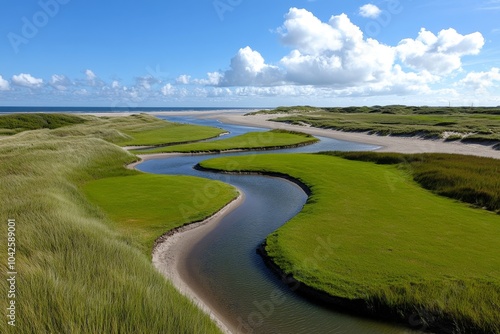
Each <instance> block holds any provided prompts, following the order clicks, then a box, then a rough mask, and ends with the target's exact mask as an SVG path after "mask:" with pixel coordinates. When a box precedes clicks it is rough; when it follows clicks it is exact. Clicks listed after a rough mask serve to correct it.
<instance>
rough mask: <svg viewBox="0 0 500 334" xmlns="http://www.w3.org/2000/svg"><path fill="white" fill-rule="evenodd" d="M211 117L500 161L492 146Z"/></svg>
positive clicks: (387, 147)
mask: <svg viewBox="0 0 500 334" xmlns="http://www.w3.org/2000/svg"><path fill="white" fill-rule="evenodd" d="M207 117H210V118H217V119H219V120H220V121H222V122H226V123H231V124H239V125H246V126H255V127H263V128H269V129H285V130H293V131H301V132H304V133H308V134H311V135H314V136H323V137H328V138H333V139H338V140H346V141H351V142H358V143H363V144H371V145H376V146H380V147H381V148H380V149H378V151H380V152H397V153H453V154H464V155H476V156H481V157H489V158H495V159H500V151H498V150H494V149H493V148H491V146H486V145H480V144H464V143H460V142H445V141H444V140H429V139H419V138H415V137H395V136H378V135H369V134H367V133H359V132H343V131H336V130H330V129H319V128H314V127H309V126H300V125H290V124H285V123H279V122H273V121H270V120H269V119H272V118H276V117H279V115H252V116H244V115H242V114H227V113H226V114H219V115H217V114H215V115H210V116H207Z"/></svg>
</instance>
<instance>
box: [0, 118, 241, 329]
mask: <svg viewBox="0 0 500 334" xmlns="http://www.w3.org/2000/svg"><path fill="white" fill-rule="evenodd" d="M2 117H5V116H2ZM2 117H0V119H2ZM33 117H34V120H29V119H28V120H27V123H30V124H34V123H36V122H38V119H39V116H38V115H33ZM76 117H77V118H73V117H71V118H70V119H72V120H75V122H74V123H75V124H73V125H70V124H67V125H61V124H63V123H64V122H65V121H66V120H67V119H68V118H67V116H65V115H51V120H52V121H53V123H54V124H60V125H61V126H60V127H57V128H55V129H47V128H46V126H45V125H43V124H42V125H39V126H34V128H35V129H31V130H28V129H27V128H24V130H25V131H22V132H19V133H17V134H13V135H10V136H6V137H3V138H1V139H0V161H1V163H0V202H1V205H0V217H1V218H0V219H1V220H2V221H4V222H7V220H8V219H13V220H15V224H16V254H15V258H16V262H15V270H16V271H17V275H16V288H17V290H16V298H15V302H16V304H15V305H16V317H17V322H16V327H11V326H9V325H8V324H7V321H6V318H5V317H4V319H3V321H1V322H0V333H92V334H94V333H219V332H220V331H219V329H218V328H217V327H216V325H215V324H214V323H213V322H212V321H211V320H210V318H209V317H208V316H207V315H206V314H204V313H203V312H202V311H200V310H199V309H198V308H197V307H196V306H195V305H193V304H192V303H191V302H190V301H189V300H187V299H186V298H185V297H183V296H181V295H180V294H179V293H178V292H177V290H176V289H175V288H174V287H173V286H172V285H171V284H170V283H169V282H167V281H166V280H165V278H164V277H163V276H162V275H161V274H160V273H158V272H157V271H156V270H155V269H154V267H153V266H152V264H151V261H150V253H151V248H152V246H153V242H154V239H155V237H159V236H160V235H161V234H163V233H165V232H167V231H168V230H169V229H171V228H173V227H175V226H179V225H183V224H185V223H188V222H191V221H195V220H199V219H203V218H205V217H206V216H208V215H210V214H212V213H214V212H216V211H218V210H219V209H220V208H221V207H222V206H224V205H225V204H226V203H228V202H229V201H231V200H232V199H233V198H234V197H235V196H236V192H235V190H234V189H233V188H232V187H230V186H228V185H224V184H221V183H218V182H215V183H212V181H207V180H204V179H198V178H193V177H185V178H184V177H167V176H157V175H146V174H142V173H139V172H137V171H132V170H128V169H126V168H125V167H124V166H125V165H126V164H128V163H131V162H133V161H136V160H137V158H136V157H135V156H134V155H132V154H130V153H128V152H126V151H124V150H123V149H121V148H120V147H118V146H116V145H115V144H112V143H111V142H116V143H123V142H124V141H125V142H127V143H134V144H135V143H136V142H134V140H135V139H137V141H139V142H141V141H142V140H143V139H144V138H148V137H150V138H148V140H144V142H148V143H153V142H152V141H150V139H152V138H153V136H150V134H152V133H155V136H154V138H155V140H154V142H156V141H158V140H159V141H163V140H166V141H169V140H170V141H181V142H183V141H186V140H190V139H191V138H190V135H189V132H187V133H184V134H183V137H182V138H179V137H178V135H176V136H171V134H170V133H169V129H172V128H173V129H174V131H176V130H175V125H172V124H171V123H168V122H163V121H160V120H158V119H156V118H154V117H150V116H147V115H138V116H133V117H115V118H109V119H106V118H97V117H91V116H76ZM3 120H5V119H3ZM0 122H1V121H0ZM16 129H18V128H16ZM194 130H196V129H194ZM202 131H203V132H204V133H205V135H207V133H206V132H205V130H202ZM212 131H213V132H212V134H213V133H217V132H219V131H220V130H218V129H212ZM200 132H201V131H200ZM157 134H161V135H162V136H160V137H157V136H156V135H157ZM195 134H196V135H199V134H200V133H196V132H195ZM138 138H139V139H138ZM160 139H161V140H160ZM207 186H209V187H210V188H211V189H213V188H216V189H218V190H219V194H218V195H219V196H218V197H217V198H215V199H212V200H211V201H204V202H203V203H204V205H203V207H199V205H198V207H196V209H197V210H184V211H182V212H180V211H179V208H180V207H181V205H182V204H184V205H188V206H192V202H190V201H189V199H191V198H192V191H198V192H200V193H202V192H203V190H204V189H206V187H207ZM84 189H85V191H84ZM151 191H154V193H151ZM187 192H188V193H187ZM93 194H94V195H95V196H92V195H93ZM100 194H101V195H102V194H105V195H106V196H107V197H106V199H107V202H106V203H102V202H101V201H100V199H99V198H98V197H99V196H98V195H100ZM89 197H90V198H91V199H92V201H90V200H89ZM157 197H161V198H162V201H159V200H158V199H157ZM155 198H156V200H155ZM113 200H116V201H115V202H113ZM117 212H118V213H117ZM4 231H6V229H5V230H4ZM4 237H5V234H4ZM4 240H5V239H4ZM2 245H5V244H4V243H3V242H2ZM6 254H7V253H6V251H4V252H2V253H1V255H0V262H1V264H0V270H2V272H3V273H7V271H8V268H7V255H6ZM10 271H11V270H10ZM0 289H1V290H2V291H5V292H6V291H8V286H7V281H6V280H5V279H2V280H1V282H0ZM7 302H8V299H7V298H0V307H2V309H3V310H6V308H7ZM4 313H5V312H4Z"/></svg>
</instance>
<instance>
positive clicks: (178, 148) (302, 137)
mask: <svg viewBox="0 0 500 334" xmlns="http://www.w3.org/2000/svg"><path fill="white" fill-rule="evenodd" d="M317 141H318V139H316V138H314V137H313V136H311V135H308V134H304V133H301V132H293V131H284V130H271V131H266V132H249V133H246V134H243V135H240V136H236V137H232V138H227V139H219V140H214V141H210V142H202V143H192V144H184V145H174V146H168V147H159V148H155V149H148V150H134V151H133V152H134V153H137V154H141V153H144V154H152V153H169V152H182V153H201V152H212V153H214V152H216V153H220V152H223V151H231V150H265V149H277V148H284V147H293V146H299V145H307V144H313V143H315V142H317Z"/></svg>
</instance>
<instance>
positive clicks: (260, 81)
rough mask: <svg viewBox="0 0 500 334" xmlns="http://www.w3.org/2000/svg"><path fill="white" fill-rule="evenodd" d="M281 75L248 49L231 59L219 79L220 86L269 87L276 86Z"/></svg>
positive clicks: (277, 69) (281, 77)
mask: <svg viewBox="0 0 500 334" xmlns="http://www.w3.org/2000/svg"><path fill="white" fill-rule="evenodd" d="M282 79H283V73H282V72H281V70H280V69H279V67H277V66H273V65H268V64H266V63H265V61H264V58H263V57H262V55H261V54H260V53H259V52H257V51H254V50H252V49H251V48H250V47H248V46H247V47H245V48H242V49H240V50H239V51H238V53H237V54H236V56H234V57H233V59H231V65H230V69H229V70H227V71H225V72H224V73H223V74H222V76H221V77H220V79H219V85H220V86H270V85H275V84H278V83H279V82H280V81H281V80H282Z"/></svg>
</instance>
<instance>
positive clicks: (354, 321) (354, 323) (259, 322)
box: [138, 124, 413, 334]
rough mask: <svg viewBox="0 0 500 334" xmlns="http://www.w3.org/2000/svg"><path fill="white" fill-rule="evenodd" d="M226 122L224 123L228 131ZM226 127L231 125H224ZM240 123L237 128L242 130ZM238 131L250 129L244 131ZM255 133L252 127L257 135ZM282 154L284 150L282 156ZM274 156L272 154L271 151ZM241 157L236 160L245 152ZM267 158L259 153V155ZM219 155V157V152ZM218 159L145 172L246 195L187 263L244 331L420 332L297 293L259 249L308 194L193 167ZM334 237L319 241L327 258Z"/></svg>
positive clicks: (329, 145)
mask: <svg viewBox="0 0 500 334" xmlns="http://www.w3.org/2000/svg"><path fill="white" fill-rule="evenodd" d="M221 125H222V124H219V126H221ZM224 127H225V125H224ZM237 127H238V126H231V131H235V128H237ZM242 128H243V129H242ZM237 131H240V133H242V131H248V128H246V127H239V128H238V130H237ZM252 131H253V130H252ZM374 148H375V147H374V146H371V145H362V144H355V143H349V142H343V141H337V140H333V139H327V138H322V141H321V142H320V143H318V144H315V145H311V146H308V147H302V148H298V149H291V150H286V151H287V152H315V151H316V152H317V151H322V150H372V149H374ZM280 152H281V151H280ZM267 153H269V152H267ZM239 154H244V153H237V154H231V155H239ZM255 154H260V153H255ZM215 156H219V155H215ZM210 157H213V156H187V157H175V158H168V159H159V160H149V161H146V162H144V163H142V164H141V165H139V166H138V167H139V169H140V170H142V171H146V172H152V173H158V174H185V175H194V176H201V177H206V178H211V179H216V180H222V181H224V182H227V183H229V184H232V185H234V186H236V187H238V188H239V189H241V190H242V191H243V192H244V193H245V201H244V202H243V204H242V205H240V206H239V207H238V208H237V209H235V210H234V211H232V212H231V213H230V214H228V215H227V216H225V217H224V218H223V219H222V221H221V223H220V224H219V225H218V226H217V227H216V228H215V229H214V230H213V231H212V232H210V234H209V235H208V236H207V237H206V238H204V239H203V240H201V241H200V242H199V243H198V244H197V245H195V246H194V248H193V250H192V252H191V253H190V254H189V255H188V257H187V259H188V261H187V262H186V263H184V264H183V265H184V266H185V268H186V269H187V272H188V274H189V276H190V279H191V280H195V281H196V282H197V284H196V285H197V286H198V287H200V288H201V290H202V291H198V292H199V293H200V294H201V295H203V296H205V297H207V299H208V300H210V301H211V306H212V307H215V308H216V309H217V310H219V311H220V313H222V314H225V315H229V316H230V318H231V319H233V326H234V327H236V328H238V331H239V332H241V333H380V334H382V333H384V334H389V333H390V334H396V333H398V334H399V333H413V332H412V331H410V330H407V329H404V328H400V327H398V326H394V325H389V324H384V323H379V322H375V321H371V320H366V319H361V318H357V317H353V316H349V315H346V314H342V313H338V312H334V311H331V310H329V309H327V308H324V307H321V306H318V305H316V304H313V303H311V302H309V301H307V300H305V299H304V298H302V297H300V296H298V295H296V294H295V293H293V292H291V291H290V290H289V289H288V288H287V287H286V286H285V285H284V284H283V283H282V282H281V281H280V280H279V279H277V278H276V277H275V276H274V275H273V274H272V273H271V272H270V271H269V270H268V269H267V268H266V267H265V265H264V264H263V261H262V259H261V258H260V257H259V256H258V255H257V254H256V252H255V250H256V248H257V247H258V245H259V244H260V243H262V242H263V241H264V239H265V238H266V237H267V236H268V235H269V234H270V233H272V232H273V231H274V230H276V229H277V228H278V227H280V226H281V225H283V224H284V223H285V222H286V221H288V220H289V219H291V218H292V217H293V216H294V215H296V214H297V213H298V212H299V211H300V210H301V208H302V206H303V205H304V203H305V201H306V199H307V196H306V194H305V193H304V192H303V191H302V190H301V189H300V188H299V187H298V186H297V185H295V184H293V183H291V182H289V181H286V180H283V179H278V178H271V177H265V176H248V175H246V176H242V175H238V176H236V175H221V174H214V173H206V172H200V171H196V170H194V169H193V168H192V167H193V166H194V165H195V164H196V163H198V162H199V161H201V160H205V159H208V158H210ZM332 238H334V236H324V238H323V239H321V240H318V249H319V250H320V251H323V252H324V254H325V257H326V258H327V257H329V256H334V254H332V253H331V252H329V249H328V245H329V242H331V240H332Z"/></svg>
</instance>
